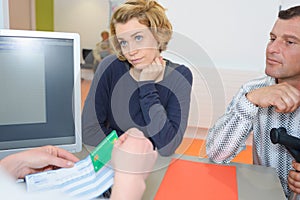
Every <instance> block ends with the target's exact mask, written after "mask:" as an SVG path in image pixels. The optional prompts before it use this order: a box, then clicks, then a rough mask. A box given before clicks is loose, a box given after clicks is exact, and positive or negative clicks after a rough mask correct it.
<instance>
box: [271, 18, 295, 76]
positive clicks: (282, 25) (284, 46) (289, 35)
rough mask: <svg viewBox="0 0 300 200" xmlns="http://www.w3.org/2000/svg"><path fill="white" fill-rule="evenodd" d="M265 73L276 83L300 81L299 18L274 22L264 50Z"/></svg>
mask: <svg viewBox="0 0 300 200" xmlns="http://www.w3.org/2000/svg"><path fill="white" fill-rule="evenodd" d="M265 72H266V74H267V75H269V76H272V77H274V78H277V79H278V82H288V81H295V80H298V81H300V17H294V18H292V19H288V20H282V19H278V20H277V21H276V23H275V25H274V27H273V29H272V31H271V33H270V42H269V44H268V46H267V49H266V69H265Z"/></svg>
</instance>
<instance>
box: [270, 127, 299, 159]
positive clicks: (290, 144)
mask: <svg viewBox="0 0 300 200" xmlns="http://www.w3.org/2000/svg"><path fill="white" fill-rule="evenodd" d="M270 137H271V141H272V143H273V144H277V143H278V144H282V145H284V146H285V148H286V149H287V150H288V151H289V152H290V154H291V155H292V156H293V157H294V158H295V160H296V162H300V139H299V138H297V137H294V136H291V135H288V134H287V133H286V129H285V128H283V127H280V128H278V129H276V128H272V130H271V132H270Z"/></svg>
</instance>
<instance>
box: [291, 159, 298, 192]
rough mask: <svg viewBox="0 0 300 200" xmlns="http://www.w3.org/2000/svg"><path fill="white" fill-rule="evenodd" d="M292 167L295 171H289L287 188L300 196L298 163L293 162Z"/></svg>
mask: <svg viewBox="0 0 300 200" xmlns="http://www.w3.org/2000/svg"><path fill="white" fill-rule="evenodd" d="M292 166H293V168H294V169H295V170H291V171H290V172H289V175H288V185H289V188H290V189H291V190H292V191H293V192H295V193H298V194H300V163H297V162H295V161H293V163H292Z"/></svg>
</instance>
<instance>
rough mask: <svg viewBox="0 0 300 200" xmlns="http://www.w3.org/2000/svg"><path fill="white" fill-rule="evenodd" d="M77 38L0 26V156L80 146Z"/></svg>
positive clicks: (78, 38) (72, 35)
mask: <svg viewBox="0 0 300 200" xmlns="http://www.w3.org/2000/svg"><path fill="white" fill-rule="evenodd" d="M80 82H81V78H80V37H79V35H78V34H77V33H63V32H43V31H21V30H8V29H5V30H4V29H0V95H1V98H0V159H1V158H3V157H4V156H7V155H9V154H12V153H16V152H18V151H23V150H26V149H30V148H33V147H39V146H43V145H54V146H59V147H61V148H64V149H66V150H68V151H70V152H79V151H81V145H82V137H81V94H80Z"/></svg>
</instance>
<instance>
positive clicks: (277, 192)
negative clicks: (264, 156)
mask: <svg viewBox="0 0 300 200" xmlns="http://www.w3.org/2000/svg"><path fill="white" fill-rule="evenodd" d="M179 156H180V157H179ZM172 158H180V159H184V160H191V161H197V162H203V163H211V162H210V161H209V160H208V159H205V158H198V157H193V156H181V155H174V156H173V157H172ZM172 158H171V157H160V156H159V158H158V161H157V163H156V166H155V168H154V169H155V171H154V172H152V173H151V174H150V176H149V177H148V179H147V181H146V184H147V188H146V191H145V193H144V196H143V200H149V199H154V197H155V194H156V192H157V191H158V188H159V186H160V183H161V181H162V179H163V177H164V174H165V173H166V171H167V167H166V166H168V164H169V163H170V161H171V159H172ZM228 165H234V166H236V174H237V185H238V199H239V200H248V199H249V200H253V199H264V200H265V199H272V200H277V199H278V200H282V199H285V196H284V193H283V190H282V187H281V184H280V181H279V178H278V176H277V174H276V171H275V169H274V168H269V167H263V166H257V165H247V164H240V163H230V164H228Z"/></svg>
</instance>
